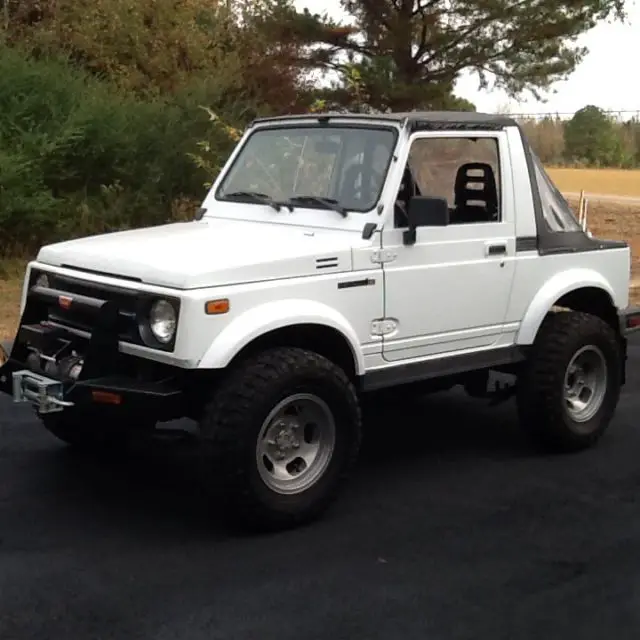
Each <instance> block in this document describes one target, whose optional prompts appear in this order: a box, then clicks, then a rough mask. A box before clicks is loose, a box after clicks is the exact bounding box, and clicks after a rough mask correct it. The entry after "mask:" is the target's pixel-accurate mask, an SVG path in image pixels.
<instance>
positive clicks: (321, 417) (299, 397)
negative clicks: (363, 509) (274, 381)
mask: <svg viewBox="0 0 640 640" xmlns="http://www.w3.org/2000/svg"><path fill="white" fill-rule="evenodd" d="M335 440H336V426H335V420H334V418H333V414H332V413H331V409H329V406H328V405H327V404H326V402H324V401H323V400H322V399H320V398H319V397H318V396H315V395H313V394H310V393H299V394H296V395H292V396H289V397H287V398H285V399H284V400H282V401H281V402H279V403H278V404H277V405H276V406H275V407H274V408H273V410H272V411H271V412H270V413H269V415H268V416H267V418H266V420H265V421H264V422H263V423H262V427H261V429H260V435H259V436H258V443H257V447H256V457H257V463H258V470H259V472H260V477H261V478H262V480H263V482H264V483H265V484H266V485H267V486H268V487H269V488H270V489H272V490H273V491H275V492H276V493H282V494H296V493H302V492H303V491H306V490H307V489H308V488H309V487H311V486H312V485H314V484H315V483H316V482H318V480H319V479H320V478H321V477H322V475H323V474H324V472H325V471H326V469H327V467H328V466H329V462H330V461H331V457H332V455H333V450H334V448H335Z"/></svg>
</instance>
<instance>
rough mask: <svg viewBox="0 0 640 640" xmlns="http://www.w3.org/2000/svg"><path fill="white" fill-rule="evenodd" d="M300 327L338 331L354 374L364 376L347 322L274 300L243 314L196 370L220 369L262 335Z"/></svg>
mask: <svg viewBox="0 0 640 640" xmlns="http://www.w3.org/2000/svg"><path fill="white" fill-rule="evenodd" d="M299 324H317V325H324V326H326V327H331V328H332V329H335V330H336V331H338V332H339V333H340V334H341V335H342V336H343V337H344V338H345V340H346V342H347V343H348V344H349V346H350V348H351V352H352V355H353V360H354V363H355V369H356V374H357V375H361V374H362V373H364V358H363V356H362V350H361V349H360V341H359V340H358V336H357V334H356V332H355V331H354V330H353V327H352V326H351V325H350V324H349V322H348V321H347V319H346V318H345V317H344V316H343V315H342V314H341V313H339V312H338V311H336V310H335V309H333V308H332V307H329V306H327V305H325V304H322V303H320V302H316V301H314V300H304V299H302V300H275V301H272V302H267V303H265V304H262V305H260V306H258V307H254V308H252V309H250V310H249V311H245V312H244V313H242V314H241V315H239V316H238V317H237V318H236V319H235V320H232V321H231V322H230V323H229V324H228V325H227V326H226V327H225V328H224V329H223V330H222V331H221V332H220V334H219V335H218V336H217V337H216V338H215V340H214V341H213V343H212V344H211V346H210V347H209V349H208V350H207V351H206V353H205V355H204V357H203V358H202V360H201V361H200V363H199V365H198V368H199V369H222V368H224V367H226V366H227V365H228V364H229V363H230V362H231V360H232V359H233V358H234V356H236V354H238V353H239V352H240V350H241V349H243V348H244V347H246V346H247V345H248V344H249V343H250V342H252V341H253V340H255V339H256V338H258V337H260V336H261V335H264V334H266V333H269V332H270V331H274V330H276V329H282V328H284V327H291V326H294V325H299Z"/></svg>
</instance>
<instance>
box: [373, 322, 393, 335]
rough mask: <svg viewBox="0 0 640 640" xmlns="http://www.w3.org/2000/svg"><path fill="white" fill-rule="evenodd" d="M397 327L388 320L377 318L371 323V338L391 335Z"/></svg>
mask: <svg viewBox="0 0 640 640" xmlns="http://www.w3.org/2000/svg"><path fill="white" fill-rule="evenodd" d="M397 327H398V323H397V322H396V321H395V320H391V319H390V318H378V320H373V321H372V322H371V335H372V336H386V335H387V334H389V333H393V332H394V331H395V330H396V329H397Z"/></svg>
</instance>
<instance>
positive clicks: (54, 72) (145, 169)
mask: <svg viewBox="0 0 640 640" xmlns="http://www.w3.org/2000/svg"><path fill="white" fill-rule="evenodd" d="M196 111H197V110H196V109H195V108H190V107H189V106H188V104H187V105H180V104H177V103H169V102H167V101H164V100H161V99H155V100H148V101H140V100H137V99H134V98H132V97H126V96H124V97H123V96H121V95H119V94H118V93H116V92H115V91H114V90H112V89H110V88H109V87H107V86H105V85H103V84H102V83H99V82H98V81H95V80H93V79H92V78H90V77H88V76H87V75H86V74H84V73H81V72H79V71H74V70H72V69H71V68H70V67H69V66H68V65H66V64H65V63H64V61H58V60H48V61H44V60H39V61H36V60H32V59H29V58H27V57H25V56H24V55H23V54H22V53H21V52H20V51H17V50H14V49H10V48H7V47H0V149H1V151H0V229H1V231H2V245H1V246H0V252H2V253H6V251H7V250H9V249H11V248H13V247H15V246H18V245H19V246H35V245H37V244H40V243H41V242H43V241H46V240H50V239H54V238H61V237H67V236H69V235H76V234H86V233H92V232H99V231H108V230H112V229H116V228H122V227H127V226H137V225H140V224H155V223H160V222H163V221H165V220H166V219H168V218H169V216H170V212H171V206H172V204H171V203H172V201H173V200H174V199H175V198H179V197H181V196H183V195H184V194H194V193H197V192H198V191H201V190H202V187H201V184H202V179H203V175H202V174H199V173H198V171H197V170H195V168H194V167H193V164H192V163H191V162H190V160H189V158H188V157H187V152H188V150H189V149H190V148H191V140H193V138H194V136H196V135H199V134H201V133H204V132H205V131H207V129H208V123H207V121H206V118H204V117H202V116H200V115H199V114H197V113H196Z"/></svg>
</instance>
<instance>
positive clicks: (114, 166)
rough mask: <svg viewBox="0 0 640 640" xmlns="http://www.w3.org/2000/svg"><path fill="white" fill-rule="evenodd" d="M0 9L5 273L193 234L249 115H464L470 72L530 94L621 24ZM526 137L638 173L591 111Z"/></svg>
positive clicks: (445, 16) (554, 9)
mask: <svg viewBox="0 0 640 640" xmlns="http://www.w3.org/2000/svg"><path fill="white" fill-rule="evenodd" d="M0 2H2V8H3V13H2V23H1V25H0V35H1V36H2V37H1V38H0V239H1V242H0V256H1V255H4V254H7V253H10V252H13V251H15V250H16V249H17V248H18V247H22V248H25V249H33V248H37V247H38V246H39V245H41V244H43V243H45V242H50V241H53V240H57V239H61V238H67V237H70V236H78V235H86V234H90V233H100V232H104V231H111V230H115V229H122V228H129V227H136V226H140V225H149V224H157V223H162V222H164V221H166V220H170V219H188V218H189V217H190V216H191V215H192V211H193V208H194V207H195V206H196V203H197V202H198V201H199V200H200V199H201V198H202V196H203V195H204V191H205V188H206V187H207V186H208V185H209V184H211V182H212V181H213V180H214V179H215V177H216V176H217V174H218V172H219V171H220V167H221V166H222V164H223V162H224V160H225V159H226V157H227V156H228V154H229V152H230V151H231V149H232V148H233V146H234V144H235V143H236V142H237V139H238V137H239V136H240V134H241V132H242V130H243V129H244V127H245V125H246V124H247V123H248V122H249V121H250V120H252V119H253V118H255V117H256V116H260V115H273V114H281V113H300V112H305V111H309V110H311V111H323V110H349V111H357V112H361V113H367V112H379V111H386V110H389V109H393V110H414V109H435V108H437V109H459V110H473V109H474V108H475V107H474V105H473V104H471V103H470V102H468V101H466V100H462V99H460V98H458V97H456V96H455V94H454V87H455V83H456V80H457V78H458V76H459V75H460V74H461V73H462V72H464V71H467V72H468V71H471V72H475V73H476V74H478V77H479V79H480V85H481V87H484V86H488V83H489V82H490V81H491V82H493V83H495V84H498V85H500V86H503V87H505V88H506V89H507V90H508V91H509V92H510V93H511V94H514V95H515V94H519V93H521V92H523V91H526V90H530V91H533V92H534V93H536V92H537V91H538V90H540V89H544V88H546V87H547V86H548V85H549V83H551V82H553V81H555V80H557V79H559V78H561V77H564V76H565V75H566V74H568V73H570V72H571V71H572V69H573V68H574V67H575V65H576V64H577V62H578V61H579V60H580V59H581V57H582V56H583V55H584V50H583V49H582V48H580V47H577V46H576V44H575V39H576V37H577V36H579V35H580V34H582V33H583V32H584V31H586V30H587V29H589V28H590V27H591V26H593V25H595V23H596V22H598V21H600V20H603V19H605V18H607V17H609V16H614V17H622V14H623V11H622V7H623V2H622V0H566V1H562V2H559V3H558V2H553V1H552V0H527V2H524V1H523V0H472V1H471V2H462V0H446V2H445V0H343V6H344V7H345V9H346V10H347V12H348V14H349V15H350V17H351V21H350V23H349V24H340V23H337V22H335V21H331V20H329V19H328V18H327V16H326V15H325V16H320V15H315V14H311V13H309V12H303V13H299V12H297V11H296V10H295V8H294V3H293V0H137V2H131V0H0ZM329 71H333V72H336V73H335V74H334V75H335V76H336V78H337V79H336V80H334V81H330V80H329V77H328V76H327V75H326V74H327V72H329ZM318 72H319V74H320V77H319V78H318ZM314 74H315V75H314ZM318 80H320V82H319V81H318ZM523 126H524V128H525V130H526V132H527V134H528V135H529V137H530V139H531V141H532V143H533V146H534V147H535V148H536V150H537V151H538V154H539V155H540V157H541V158H542V160H543V161H544V162H547V163H553V164H583V165H592V166H608V165H611V166H624V167H627V166H640V123H639V122H638V121H631V122H629V123H624V124H619V123H616V122H613V121H611V120H609V119H608V118H606V117H605V116H604V114H603V113H602V112H601V111H600V110H598V109H596V108H595V107H588V108H586V109H585V110H582V112H579V113H578V114H576V117H575V121H574V122H573V123H566V124H565V123H562V122H560V121H559V120H557V119H551V118H549V119H545V120H542V121H541V122H533V121H529V122H524V123H523Z"/></svg>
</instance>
